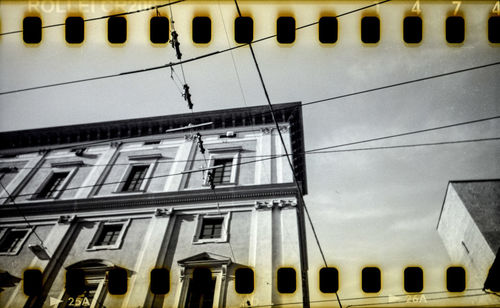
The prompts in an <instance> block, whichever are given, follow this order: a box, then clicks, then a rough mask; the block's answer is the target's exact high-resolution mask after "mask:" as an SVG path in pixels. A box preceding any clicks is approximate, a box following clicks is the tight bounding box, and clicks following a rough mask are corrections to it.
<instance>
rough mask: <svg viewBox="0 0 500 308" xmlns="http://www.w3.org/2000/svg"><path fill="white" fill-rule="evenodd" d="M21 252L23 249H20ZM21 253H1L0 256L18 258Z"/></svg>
mask: <svg viewBox="0 0 500 308" xmlns="http://www.w3.org/2000/svg"><path fill="white" fill-rule="evenodd" d="M19 251H21V249H19ZM19 251H15V252H0V256H17V255H18V254H19Z"/></svg>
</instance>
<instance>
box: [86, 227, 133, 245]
mask: <svg viewBox="0 0 500 308" xmlns="http://www.w3.org/2000/svg"><path fill="white" fill-rule="evenodd" d="M129 223H130V220H127V221H106V222H101V223H100V225H99V228H98V229H97V232H96V234H95V235H94V238H93V240H92V242H90V245H89V247H88V248H87V250H98V249H119V248H120V246H121V243H122V241H123V237H124V235H125V231H126V229H127V228H128V225H129Z"/></svg>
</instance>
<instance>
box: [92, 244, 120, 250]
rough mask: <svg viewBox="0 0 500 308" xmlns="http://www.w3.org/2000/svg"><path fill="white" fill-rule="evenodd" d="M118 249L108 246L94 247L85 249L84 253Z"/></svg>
mask: <svg viewBox="0 0 500 308" xmlns="http://www.w3.org/2000/svg"><path fill="white" fill-rule="evenodd" d="M117 249H120V247H119V246H117V245H108V246H94V247H90V248H87V249H85V250H86V251H98V250H117Z"/></svg>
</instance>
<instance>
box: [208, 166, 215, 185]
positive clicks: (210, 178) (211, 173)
mask: <svg viewBox="0 0 500 308" xmlns="http://www.w3.org/2000/svg"><path fill="white" fill-rule="evenodd" d="M207 177H208V184H210V189H212V190H213V189H215V184H214V171H213V170H210V171H208V174H207Z"/></svg>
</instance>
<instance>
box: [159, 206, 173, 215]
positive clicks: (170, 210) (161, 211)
mask: <svg viewBox="0 0 500 308" xmlns="http://www.w3.org/2000/svg"><path fill="white" fill-rule="evenodd" d="M173 213H174V208H173V207H172V208H157V209H156V210H155V216H156V217H168V216H171V215H172V214H173Z"/></svg>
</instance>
